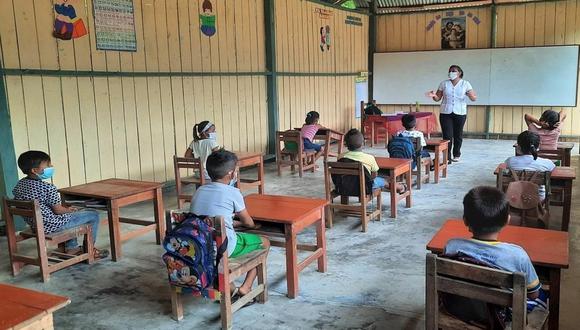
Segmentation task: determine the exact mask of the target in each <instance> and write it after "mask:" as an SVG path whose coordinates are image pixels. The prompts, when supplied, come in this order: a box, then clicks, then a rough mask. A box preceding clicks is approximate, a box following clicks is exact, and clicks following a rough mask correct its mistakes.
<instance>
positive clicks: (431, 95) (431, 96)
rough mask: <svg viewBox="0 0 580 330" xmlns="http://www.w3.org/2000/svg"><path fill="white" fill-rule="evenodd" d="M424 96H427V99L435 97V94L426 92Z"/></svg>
mask: <svg viewBox="0 0 580 330" xmlns="http://www.w3.org/2000/svg"><path fill="white" fill-rule="evenodd" d="M425 96H427V97H428V98H431V99H432V98H434V97H436V96H437V93H435V91H432V90H431V91H428V92H427V93H425Z"/></svg>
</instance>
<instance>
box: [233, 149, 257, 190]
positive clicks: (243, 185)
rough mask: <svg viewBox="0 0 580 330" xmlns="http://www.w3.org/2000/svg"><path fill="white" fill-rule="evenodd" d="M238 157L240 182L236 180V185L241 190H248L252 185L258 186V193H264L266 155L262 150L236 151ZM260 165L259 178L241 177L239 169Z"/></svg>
mask: <svg viewBox="0 0 580 330" xmlns="http://www.w3.org/2000/svg"><path fill="white" fill-rule="evenodd" d="M234 153H235V154H236V156H237V157H238V168H237V169H236V171H238V182H236V187H237V188H238V189H240V190H246V189H248V188H252V187H258V193H260V194H263V193H264V185H265V181H264V156H263V155H262V153H261V152H241V151H234ZM255 165H257V166H258V178H257V179H248V178H242V177H240V175H239V174H240V172H239V170H240V169H241V168H245V167H251V166H255Z"/></svg>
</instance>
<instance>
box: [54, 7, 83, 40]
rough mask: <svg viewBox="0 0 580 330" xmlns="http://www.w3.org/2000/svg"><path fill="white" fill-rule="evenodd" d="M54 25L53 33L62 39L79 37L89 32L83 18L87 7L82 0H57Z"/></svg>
mask: <svg viewBox="0 0 580 330" xmlns="http://www.w3.org/2000/svg"><path fill="white" fill-rule="evenodd" d="M53 3H54V7H53V8H54V27H53V31H52V35H53V36H54V37H55V38H58V39H61V40H71V39H77V38H80V37H82V36H85V35H86V34H87V27H86V25H85V21H86V20H84V19H83V17H84V13H85V8H84V4H83V2H82V0H55V1H54V2H53Z"/></svg>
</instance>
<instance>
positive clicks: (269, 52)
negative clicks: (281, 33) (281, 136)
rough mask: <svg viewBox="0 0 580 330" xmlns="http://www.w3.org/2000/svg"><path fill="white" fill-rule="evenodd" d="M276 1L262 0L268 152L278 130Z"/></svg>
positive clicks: (272, 147)
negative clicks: (266, 73) (266, 72)
mask: <svg viewBox="0 0 580 330" xmlns="http://www.w3.org/2000/svg"><path fill="white" fill-rule="evenodd" d="M275 3H276V1H275V0H264V25H265V30H264V32H265V39H266V71H268V72H269V74H268V75H267V76H266V96H267V104H268V153H269V154H274V153H275V152H276V144H275V143H276V131H277V130H278V124H279V123H278V75H277V72H276V70H277V68H276V17H275V15H276V11H275V8H276V5H275Z"/></svg>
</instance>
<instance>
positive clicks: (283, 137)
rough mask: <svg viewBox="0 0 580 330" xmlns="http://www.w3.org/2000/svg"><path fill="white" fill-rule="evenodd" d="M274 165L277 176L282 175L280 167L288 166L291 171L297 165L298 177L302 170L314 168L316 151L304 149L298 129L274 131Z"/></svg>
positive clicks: (312, 169)
mask: <svg viewBox="0 0 580 330" xmlns="http://www.w3.org/2000/svg"><path fill="white" fill-rule="evenodd" d="M276 166H277V168H278V176H280V175H282V167H288V166H290V169H291V170H292V172H294V171H295V169H296V166H298V174H299V175H300V177H302V175H303V174H304V171H306V170H311V171H312V172H314V170H315V169H316V151H314V150H309V149H308V150H305V149H304V142H303V141H302V136H301V135H300V131H296V130H288V131H283V132H281V131H276Z"/></svg>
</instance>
